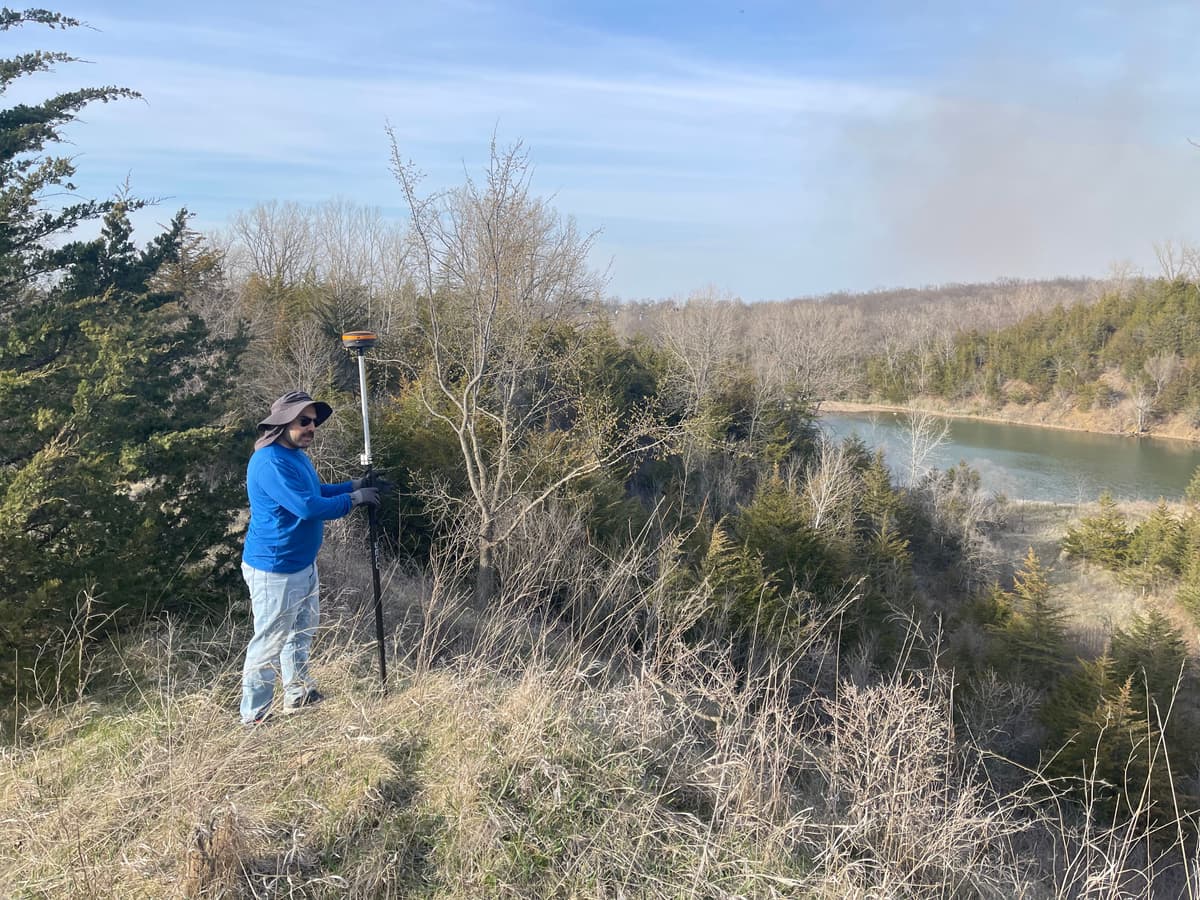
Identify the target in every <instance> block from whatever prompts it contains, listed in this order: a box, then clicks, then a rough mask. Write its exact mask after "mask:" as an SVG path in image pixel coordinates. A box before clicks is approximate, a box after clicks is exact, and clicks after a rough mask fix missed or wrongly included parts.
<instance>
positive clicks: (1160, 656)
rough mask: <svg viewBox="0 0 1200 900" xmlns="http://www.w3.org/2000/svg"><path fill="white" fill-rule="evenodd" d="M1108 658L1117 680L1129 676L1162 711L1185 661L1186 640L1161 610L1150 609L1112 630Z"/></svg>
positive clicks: (1168, 703)
mask: <svg viewBox="0 0 1200 900" xmlns="http://www.w3.org/2000/svg"><path fill="white" fill-rule="evenodd" d="M1112 658H1113V673H1114V676H1115V677H1116V678H1117V680H1119V681H1124V680H1125V679H1127V678H1132V679H1133V683H1134V685H1135V686H1136V687H1138V688H1140V689H1141V690H1143V691H1146V692H1148V693H1149V695H1150V696H1151V697H1152V698H1153V699H1154V700H1155V702H1156V703H1157V704H1158V706H1159V707H1160V708H1161V709H1162V710H1163V711H1164V712H1165V710H1166V709H1167V707H1168V706H1169V705H1170V702H1171V697H1172V695H1173V693H1174V692H1175V689H1176V686H1177V685H1178V683H1179V679H1180V677H1181V676H1182V674H1183V671H1184V665H1185V663H1186V662H1187V658H1188V649H1187V642H1186V641H1185V640H1184V638H1183V632H1182V631H1180V630H1179V629H1178V628H1176V627H1175V625H1174V624H1173V623H1172V622H1171V620H1170V619H1168V618H1167V617H1166V615H1164V614H1163V613H1162V611H1161V610H1158V609H1151V610H1150V611H1149V612H1148V613H1147V614H1146V615H1145V616H1134V618H1133V620H1132V621H1131V622H1130V623H1129V625H1128V626H1127V627H1125V628H1118V629H1117V630H1116V631H1115V632H1114V633H1113V638H1112Z"/></svg>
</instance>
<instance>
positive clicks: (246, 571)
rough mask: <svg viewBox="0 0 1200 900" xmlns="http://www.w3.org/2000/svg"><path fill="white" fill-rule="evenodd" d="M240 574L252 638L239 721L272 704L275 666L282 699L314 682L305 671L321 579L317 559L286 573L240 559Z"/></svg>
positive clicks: (292, 700) (293, 696)
mask: <svg viewBox="0 0 1200 900" xmlns="http://www.w3.org/2000/svg"><path fill="white" fill-rule="evenodd" d="M242 577H243V578H244V579H246V586H247V587H248V588H250V605H251V608H252V609H253V610H254V637H252V638H251V639H250V645H249V646H248V647H247V648H246V665H245V667H244V668H243V669H242V709H241V712H242V721H243V722H246V723H250V722H253V721H254V720H255V719H257V718H259V717H260V716H262V715H263V714H264V713H266V711H267V710H268V709H269V708H270V706H271V700H272V698H273V697H274V695H275V670H276V669H278V670H279V674H280V676H281V677H282V679H283V701H284V703H285V704H288V703H295V702H296V701H297V700H299V699H300V698H301V697H303V696H304V695H305V694H306V693H307V692H308V691H309V690H310V689H312V688H314V687H315V686H316V684H315V682H313V681H312V680H311V679H310V678H309V675H308V650H309V648H310V647H311V646H312V640H313V635H314V634H316V631H317V620H318V619H319V618H320V615H321V583H320V580H319V579H318V578H317V565H316V563H313V564H312V565H311V566H309V567H308V568H307V569H301V570H300V571H299V572H293V573H291V574H290V575H285V574H282V573H276V572H263V571H262V570H261V569H256V568H254V567H253V566H248V565H246V564H245V563H242Z"/></svg>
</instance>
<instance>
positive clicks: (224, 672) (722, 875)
mask: <svg viewBox="0 0 1200 900" xmlns="http://www.w3.org/2000/svg"><path fill="white" fill-rule="evenodd" d="M548 514H549V513H548ZM535 524H536V523H535ZM543 524H544V523H543ZM539 527H540V526H539ZM570 533H571V532H570V529H569V528H566V527H553V528H542V530H541V532H539V534H540V535H541V536H540V537H538V540H539V541H540V542H542V543H541V545H540V550H541V552H539V553H538V555H537V556H536V558H537V559H538V560H540V561H541V562H542V564H540V565H537V566H528V567H526V568H525V569H521V568H520V567H516V568H515V569H514V570H513V571H514V575H513V576H512V577H510V578H509V579H507V580H506V583H505V595H504V597H503V598H502V599H501V601H500V602H499V603H497V604H496V605H495V606H493V607H492V608H491V609H489V610H487V611H479V610H476V609H473V608H472V607H471V606H470V604H469V602H468V601H467V598H466V596H465V595H464V594H463V593H461V592H459V591H457V590H456V589H455V588H454V585H456V584H458V583H460V582H459V581H458V580H457V579H456V577H455V574H456V567H455V561H454V560H442V561H439V564H438V565H435V566H434V567H432V568H431V570H430V571H429V572H427V573H421V574H420V575H407V576H405V575H403V574H401V573H398V572H389V573H388V575H387V579H386V580H387V583H388V586H389V587H388V590H389V595H390V597H391V598H392V601H393V602H392V606H391V608H390V609H389V621H391V622H392V623H394V624H395V626H396V627H395V631H394V634H393V644H392V649H393V651H395V652H397V653H398V658H397V659H395V660H393V666H392V669H393V673H392V679H391V690H390V692H389V694H388V695H387V696H386V697H385V696H382V695H381V694H380V692H379V690H378V687H377V681H376V679H377V675H376V673H375V671H374V668H373V665H374V655H373V648H372V647H371V646H370V645H369V644H364V643H362V641H361V630H360V627H359V626H358V625H356V624H355V622H356V620H355V618H354V615H353V613H354V611H355V609H356V607H357V601H356V597H357V596H358V595H359V594H360V593H361V585H356V584H354V579H353V576H352V575H350V574H346V577H345V578H344V579H343V578H342V575H343V574H345V573H352V572H353V570H354V568H355V567H354V566H352V565H351V564H350V563H349V562H346V561H339V560H338V559H333V560H331V561H330V564H328V565H326V567H325V569H324V572H325V579H326V583H327V584H344V585H346V586H347V587H346V588H345V591H344V592H339V591H331V592H330V598H329V603H328V604H327V608H328V609H330V610H338V611H340V612H341V614H342V624H341V625H340V626H338V625H332V624H331V626H330V627H329V628H328V629H327V631H326V634H325V637H324V639H323V643H322V648H321V650H320V652H319V654H318V660H319V661H318V665H317V670H316V671H317V675H318V676H319V678H320V681H321V685H322V690H323V691H325V692H326V693H327V694H328V695H329V698H330V699H328V700H327V701H326V702H325V703H324V704H322V705H321V706H319V707H316V708H314V709H312V710H310V711H307V712H305V713H303V714H301V715H296V716H291V717H282V718H279V719H278V720H276V721H274V722H273V723H271V724H269V725H267V726H265V727H261V728H258V729H254V730H250V731H247V730H245V729H243V728H241V727H239V726H238V724H237V719H236V702H237V695H238V689H239V684H238V682H239V671H238V668H239V665H240V653H241V648H242V641H243V639H244V637H245V635H244V634H243V633H241V632H240V631H239V629H237V628H234V627H233V626H231V625H229V624H225V625H223V626H221V627H218V628H214V629H212V630H211V631H210V632H208V633H207V634H201V633H198V632H197V631H196V630H195V629H191V630H190V631H189V632H188V633H187V634H186V635H184V634H182V633H181V632H180V631H179V630H178V629H176V628H174V627H173V626H171V625H170V624H169V623H160V624H157V625H155V626H153V627H151V628H149V629H148V630H146V631H145V632H144V633H142V634H141V635H138V636H137V637H136V638H132V637H131V638H129V639H127V640H125V641H124V642H123V643H122V644H121V645H120V646H117V647H113V648H111V649H110V650H109V651H107V652H106V654H105V655H104V657H103V661H102V663H98V664H97V666H96V671H98V672H100V673H101V675H103V678H102V679H101V681H104V682H106V683H107V686H106V687H100V686H99V685H100V683H101V682H100V681H98V682H97V686H96V687H95V689H94V690H92V691H90V692H88V693H85V695H84V697H83V699H78V700H77V699H72V700H71V701H70V702H66V703H63V704H61V705H58V706H55V707H47V708H44V709H41V710H37V711H32V712H31V713H30V714H29V715H28V716H27V717H26V719H25V722H24V725H23V728H22V731H21V734H20V736H19V740H18V741H17V742H16V743H15V744H14V745H13V746H11V747H9V748H7V749H5V750H4V756H3V761H2V769H0V847H3V848H5V849H4V852H3V853H0V894H3V895H4V896H12V897H30V898H33V897H114V898H115V897H121V898H127V897H172V896H183V897H363V898H366V897H397V898H399V897H439V898H482V897H514V898H515V897H564V898H568V897H579V898H584V897H587V898H621V897H627V898H633V897H661V898H675V897H692V896H695V897H711V898H734V897H762V898H773V897H828V898H833V897H839V898H840V897H857V898H868V897H872V898H873V897H878V898H883V897H944V898H951V897H996V898H1008V897H1031V898H1034V897H1074V896H1089V897H1091V896H1095V897H1114V898H1115V897H1124V896H1142V895H1145V894H1146V889H1143V890H1142V893H1138V889H1136V888H1135V887H1131V886H1136V885H1138V884H1142V885H1143V888H1144V884H1145V880H1144V879H1143V880H1142V881H1140V882H1139V880H1138V879H1139V878H1141V877H1142V875H1141V873H1143V872H1145V871H1147V865H1148V862H1147V860H1148V857H1147V856H1146V854H1142V855H1141V856H1139V855H1138V852H1137V850H1138V848H1140V847H1142V846H1143V838H1144V837H1145V835H1144V832H1143V831H1140V830H1138V829H1136V828H1134V829H1132V830H1129V831H1127V832H1125V833H1118V832H1114V831H1112V830H1111V829H1110V830H1108V831H1105V830H1104V829H1100V828H1098V827H1097V826H1096V825H1095V823H1094V820H1093V819H1092V818H1090V817H1089V816H1088V815H1087V811H1086V810H1084V811H1083V812H1082V813H1081V812H1079V811H1077V810H1071V809H1069V808H1068V807H1067V806H1066V805H1065V804H1064V805H1063V806H1061V807H1060V806H1058V805H1056V804H1055V803H1054V802H1050V801H1046V800H1045V797H1046V796H1047V795H1049V796H1051V797H1053V796H1054V795H1055V791H1054V789H1053V786H1045V785H1043V786H1042V790H1041V792H1040V793H1036V794H1035V793H1024V794H1021V795H1020V796H1001V795H999V794H998V793H997V792H996V791H995V790H994V789H993V788H992V787H991V786H990V784H989V782H988V780H987V778H986V777H985V775H984V772H983V770H982V769H981V768H980V767H979V765H978V764H977V763H973V762H971V760H974V759H977V758H978V757H977V754H973V753H972V752H971V750H970V745H969V743H966V742H964V741H963V740H962V739H961V738H962V736H961V735H957V734H956V731H955V725H954V722H955V717H954V716H953V715H952V709H953V687H952V682H951V680H950V679H948V678H946V677H944V676H942V675H939V674H938V673H936V672H934V673H927V674H926V675H911V676H904V675H895V676H892V677H890V678H884V679H882V680H878V679H877V680H876V681H875V682H874V683H870V684H865V685H864V684H860V685H858V686H856V685H854V684H852V683H850V682H845V683H843V684H841V685H838V686H837V689H836V690H835V691H834V692H833V693H832V694H831V695H826V696H821V695H819V694H818V693H817V692H816V690H815V689H812V688H806V687H805V684H806V683H808V682H807V680H806V679H805V678H802V677H799V676H800V675H801V674H803V673H808V672H811V671H814V670H820V669H822V668H825V669H828V668H829V667H828V666H824V662H823V660H822V658H821V655H822V654H823V653H824V652H826V651H825V650H823V649H822V648H824V647H825V646H827V644H826V643H825V642H824V641H822V640H820V639H819V638H820V636H817V635H814V642H813V643H812V645H810V646H808V647H806V648H803V649H802V650H801V652H800V653H798V654H796V655H794V656H792V657H789V658H787V659H780V658H772V657H770V656H769V655H766V656H765V657H764V659H762V660H760V661H759V662H758V663H757V664H755V666H754V667H753V669H751V670H750V671H747V670H746V667H745V666H744V665H735V664H734V662H733V659H734V657H732V656H731V654H730V653H729V652H727V651H726V650H723V649H722V648H720V647H716V646H702V647H697V646H695V645H694V643H689V642H684V641H682V640H681V639H680V635H681V633H682V631H683V629H685V628H686V627H687V626H688V624H690V622H691V618H689V616H692V617H694V610H695V609H700V608H703V607H704V606H705V605H706V604H707V602H708V598H706V597H705V596H704V587H703V586H702V585H701V586H700V587H697V588H696V589H695V590H694V591H693V592H692V594H690V595H689V596H686V597H683V598H680V597H678V596H674V598H673V599H672V596H673V595H671V593H670V586H671V585H672V584H673V579H674V576H675V574H676V573H674V571H673V570H672V564H671V562H670V560H671V559H672V558H673V552H672V551H673V545H672V544H671V542H667V543H666V544H664V545H662V546H651V545H648V544H644V543H643V544H639V545H638V546H637V547H635V549H633V550H630V551H627V552H626V553H624V554H623V555H621V556H619V557H616V558H613V559H609V560H607V561H604V562H601V563H596V562H593V563H592V564H591V565H592V568H590V569H588V568H587V563H586V561H585V559H584V558H583V556H581V555H580V554H579V553H575V552H571V548H570V546H568V545H569V544H570V541H569V540H566V539H565V538H564V543H562V544H561V545H557V544H555V543H554V542H555V540H557V538H556V537H555V536H556V535H568V536H569V535H570ZM339 565H340V568H339ZM548 584H555V585H560V586H561V585H576V586H580V585H586V586H587V589H586V591H584V590H583V588H582V587H577V589H576V593H574V594H569V595H567V596H565V597H563V598H561V599H560V600H559V601H558V602H556V603H555V604H554V605H553V606H547V605H546V604H544V603H542V604H538V603H535V602H533V600H532V598H533V597H535V596H537V595H538V591H540V590H544V589H545V588H546V586H547V585H548ZM534 588H537V590H535V589H534ZM668 600H671V602H668ZM614 634H615V635H620V636H621V640H620V644H621V647H622V648H623V649H621V650H620V651H618V650H616V649H614V645H613V643H612V642H611V641H610V640H608V639H607V638H606V636H609V635H614ZM633 648H636V649H633ZM98 677H99V676H98ZM1036 781H1037V779H1036V777H1031V783H1036ZM1035 796H1036V798H1037V799H1034V798H1035ZM1167 837H1171V836H1170V835H1167ZM1157 840H1158V843H1159V844H1163V843H1164V840H1165V839H1164V838H1161V837H1160V838H1159V839H1157ZM1171 840H1172V841H1175V843H1176V845H1178V840H1176V839H1175V838H1171ZM1166 845H1167V846H1170V841H1167V842H1166ZM1159 855H1160V856H1161V853H1160V854H1159ZM1176 856H1178V853H1176ZM1176 884H1177V885H1182V886H1183V888H1186V889H1188V890H1190V889H1191V886H1190V883H1188V882H1186V881H1177V882H1176ZM1183 888H1181V890H1182V889H1183ZM1180 895H1181V896H1182V895H1184V894H1182V893H1181V894H1180ZM1187 896H1191V894H1187Z"/></svg>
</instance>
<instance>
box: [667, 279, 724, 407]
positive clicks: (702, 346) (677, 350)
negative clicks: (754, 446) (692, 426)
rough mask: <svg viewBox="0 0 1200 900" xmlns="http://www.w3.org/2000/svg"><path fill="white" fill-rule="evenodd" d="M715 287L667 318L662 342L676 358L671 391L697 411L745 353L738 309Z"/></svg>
mask: <svg viewBox="0 0 1200 900" xmlns="http://www.w3.org/2000/svg"><path fill="white" fill-rule="evenodd" d="M739 305H740V304H739V303H738V301H736V300H735V299H734V298H732V297H729V296H721V295H720V294H719V293H718V292H717V291H716V290H715V289H714V288H712V287H709V288H706V289H705V290H703V291H698V292H696V293H693V294H692V295H691V296H690V297H689V298H688V301H687V303H685V304H684V305H682V306H678V307H675V309H674V310H673V311H668V312H667V313H666V315H664V316H663V318H662V320H661V323H660V329H659V333H658V339H659V342H660V344H661V346H662V347H663V349H664V350H666V351H667V355H668V358H669V360H670V369H669V370H668V372H667V387H668V390H671V391H674V392H675V393H676V394H677V395H679V396H680V397H681V398H682V400H683V403H684V406H685V408H686V409H687V410H688V412H689V413H694V412H695V411H696V410H697V409H698V408H699V407H700V406H701V404H702V403H703V402H704V400H705V399H706V398H707V397H709V396H710V395H711V394H712V392H713V391H714V390H715V389H716V387H717V386H718V385H719V384H720V383H721V381H722V379H723V378H724V376H726V375H728V374H729V373H730V372H731V371H732V369H733V367H734V365H735V363H736V360H737V357H738V353H739V350H740V346H739V343H740V342H739V340H738V312H739V310H738V306H739Z"/></svg>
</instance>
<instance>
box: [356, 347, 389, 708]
mask: <svg viewBox="0 0 1200 900" xmlns="http://www.w3.org/2000/svg"><path fill="white" fill-rule="evenodd" d="M358 386H359V393H360V394H361V395H362V396H361V399H362V420H363V455H362V464H363V477H364V478H366V479H367V480H368V481H369V480H370V477H371V466H372V460H371V420H370V417H369V416H368V415H367V361H366V358H365V357H364V355H363V350H362V349H361V348H359V350H358ZM367 521H368V522H369V523H370V527H371V587H372V588H373V589H374V592H375V642H376V644H377V645H378V647H379V686H380V688H381V689H382V690H383V693H384V694H387V648H386V647H385V646H384V642H383V592H382V591H381V590H380V588H379V515H378V512H377V510H376V508H375V507H374V506H369V507H368V509H367Z"/></svg>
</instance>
